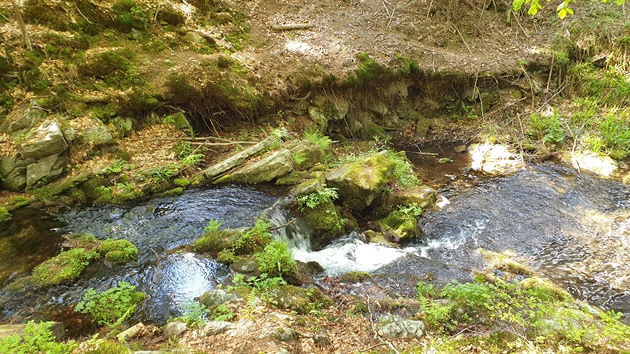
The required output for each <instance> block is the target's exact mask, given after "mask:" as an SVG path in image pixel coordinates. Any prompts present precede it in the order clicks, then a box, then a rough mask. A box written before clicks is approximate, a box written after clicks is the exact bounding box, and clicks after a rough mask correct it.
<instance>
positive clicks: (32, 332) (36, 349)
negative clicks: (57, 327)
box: [0, 321, 78, 354]
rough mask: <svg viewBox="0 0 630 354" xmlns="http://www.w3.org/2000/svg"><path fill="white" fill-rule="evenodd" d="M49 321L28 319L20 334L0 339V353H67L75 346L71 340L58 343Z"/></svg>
mask: <svg viewBox="0 0 630 354" xmlns="http://www.w3.org/2000/svg"><path fill="white" fill-rule="evenodd" d="M51 327H52V323H51V322H40V323H35V322H33V321H29V322H28V323H27V324H26V327H24V330H22V333H20V334H12V335H10V336H8V337H5V338H2V339H0V353H5V354H26V353H46V354H68V353H72V352H73V351H74V350H75V349H76V348H77V347H78V345H77V343H76V342H75V341H73V340H71V341H68V342H67V343H58V342H56V341H55V336H54V335H53V333H52V331H51Z"/></svg>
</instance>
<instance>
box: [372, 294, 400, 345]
mask: <svg viewBox="0 0 630 354" xmlns="http://www.w3.org/2000/svg"><path fill="white" fill-rule="evenodd" d="M364 298H365V301H366V304H367V308H368V313H369V314H370V328H371V329H372V332H374V339H378V340H379V341H380V342H381V344H382V345H387V346H388V347H390V348H391V350H392V352H394V353H396V354H400V352H399V351H398V349H396V347H394V345H393V344H392V343H391V342H390V341H387V340H384V339H382V338H380V337H379V335H378V332H377V331H376V328H375V327H374V320H373V319H372V317H373V314H372V307H371V306H370V295H365V296H364Z"/></svg>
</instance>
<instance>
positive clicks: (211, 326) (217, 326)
mask: <svg viewBox="0 0 630 354" xmlns="http://www.w3.org/2000/svg"><path fill="white" fill-rule="evenodd" d="M231 327H232V323H231V322H226V321H210V322H208V323H206V325H205V326H203V329H202V330H201V331H202V333H203V334H204V335H206V336H213V335H217V334H220V333H223V332H225V331H227V330H228V329H229V328H231Z"/></svg>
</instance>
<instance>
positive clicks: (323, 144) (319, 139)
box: [304, 130, 332, 150]
mask: <svg viewBox="0 0 630 354" xmlns="http://www.w3.org/2000/svg"><path fill="white" fill-rule="evenodd" d="M304 139H306V141H308V142H309V143H311V144H315V145H318V146H319V147H320V148H322V150H328V148H330V144H332V140H330V138H329V137H327V136H326V135H324V134H322V133H320V132H319V131H317V130H314V131H305V132H304Z"/></svg>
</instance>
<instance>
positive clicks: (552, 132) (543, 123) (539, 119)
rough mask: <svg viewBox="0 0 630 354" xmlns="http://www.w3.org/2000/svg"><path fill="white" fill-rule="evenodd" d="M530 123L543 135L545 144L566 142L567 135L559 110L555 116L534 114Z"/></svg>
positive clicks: (554, 112) (555, 112)
mask: <svg viewBox="0 0 630 354" xmlns="http://www.w3.org/2000/svg"><path fill="white" fill-rule="evenodd" d="M530 121H531V123H532V125H533V126H534V128H536V129H537V130H538V131H540V132H542V133H543V137H542V140H543V142H545V143H547V142H548V143H554V144H555V143H561V142H563V141H564V139H565V133H564V129H562V123H561V122H560V118H559V117H558V111H557V110H554V111H553V114H549V115H542V114H540V113H534V114H532V115H531V117H530Z"/></svg>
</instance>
